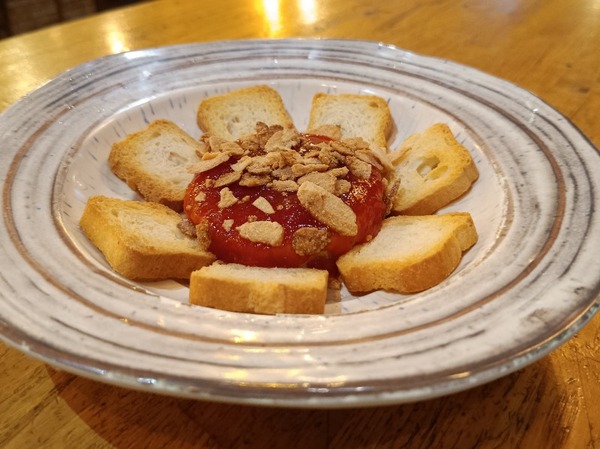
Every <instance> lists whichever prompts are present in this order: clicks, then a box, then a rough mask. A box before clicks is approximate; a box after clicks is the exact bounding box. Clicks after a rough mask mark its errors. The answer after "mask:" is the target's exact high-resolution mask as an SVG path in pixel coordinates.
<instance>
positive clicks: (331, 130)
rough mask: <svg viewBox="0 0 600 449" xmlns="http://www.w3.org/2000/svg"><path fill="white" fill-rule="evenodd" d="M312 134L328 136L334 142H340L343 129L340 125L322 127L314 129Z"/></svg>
mask: <svg viewBox="0 0 600 449" xmlns="http://www.w3.org/2000/svg"><path fill="white" fill-rule="evenodd" d="M311 134H316V135H317V136H327V137H329V138H331V139H333V140H340V139H341V138H342V127H341V126H340V125H321V126H319V127H317V128H314V129H312V130H311Z"/></svg>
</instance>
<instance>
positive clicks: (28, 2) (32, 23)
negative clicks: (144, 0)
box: [0, 0, 138, 38]
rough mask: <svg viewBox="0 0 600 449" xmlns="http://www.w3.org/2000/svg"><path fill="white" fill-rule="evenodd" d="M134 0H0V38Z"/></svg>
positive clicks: (135, 0)
mask: <svg viewBox="0 0 600 449" xmlns="http://www.w3.org/2000/svg"><path fill="white" fill-rule="evenodd" d="M137 1H138V0H0V38H4V37H9V36H14V35H16V34H21V33H26V32H28V31H33V30H36V29H38V28H42V27H45V26H48V25H52V24H54V23H59V22H65V21H68V20H71V19H76V18H79V17H84V16H87V15H89V14H94V13H96V12H100V11H105V10H108V9H112V8H117V7H119V6H125V5H128V4H131V3H136V2H137Z"/></svg>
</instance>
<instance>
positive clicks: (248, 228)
mask: <svg viewBox="0 0 600 449" xmlns="http://www.w3.org/2000/svg"><path fill="white" fill-rule="evenodd" d="M236 229H237V231H238V232H239V233H240V236H241V237H242V238H245V239H246V240H250V241H251V242H255V243H264V244H265V245H269V246H280V245H281V244H282V243H283V232H284V231H283V226H281V225H280V224H279V223H277V222H275V221H253V222H251V223H244V224H243V225H240V226H238V227H237V228H236Z"/></svg>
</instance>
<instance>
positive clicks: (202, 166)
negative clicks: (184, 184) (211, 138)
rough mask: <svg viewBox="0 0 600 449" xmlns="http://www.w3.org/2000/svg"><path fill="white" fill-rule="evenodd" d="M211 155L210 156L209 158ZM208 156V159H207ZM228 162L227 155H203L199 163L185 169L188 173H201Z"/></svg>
mask: <svg viewBox="0 0 600 449" xmlns="http://www.w3.org/2000/svg"><path fill="white" fill-rule="evenodd" d="M209 155H211V156H209ZM207 156H209V157H207ZM228 160H229V154H228V153H205V154H204V156H203V159H202V160H201V161H200V162H196V163H194V164H192V165H190V166H189V167H188V168H187V171H188V172H189V173H203V172H205V171H208V170H212V169H213V168H215V167H218V166H219V165H221V164H222V163H224V162H227V161H228Z"/></svg>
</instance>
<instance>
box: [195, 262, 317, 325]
mask: <svg viewBox="0 0 600 449" xmlns="http://www.w3.org/2000/svg"><path fill="white" fill-rule="evenodd" d="M327 280H328V273H327V271H324V270H314V269H311V268H260V267H249V266H245V265H238V264H221V263H215V264H213V265H210V266H208V267H204V268H201V269H199V270H197V271H194V272H193V273H192V275H191V277H190V303H192V304H196V305H200V306H207V307H214V308H217V309H222V310H229V311H233V312H249V313H262V314H277V313H303V314H320V313H323V311H324V309H325V300H326V298H327Z"/></svg>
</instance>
